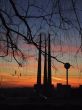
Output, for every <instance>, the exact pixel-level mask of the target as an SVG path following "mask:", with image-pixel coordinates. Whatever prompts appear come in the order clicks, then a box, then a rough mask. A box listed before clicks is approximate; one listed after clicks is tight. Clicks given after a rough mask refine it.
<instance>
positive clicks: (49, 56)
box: [48, 34, 52, 85]
mask: <svg viewBox="0 0 82 110" xmlns="http://www.w3.org/2000/svg"><path fill="white" fill-rule="evenodd" d="M48 84H49V85H51V84H52V80H51V44H50V34H49V35H48Z"/></svg>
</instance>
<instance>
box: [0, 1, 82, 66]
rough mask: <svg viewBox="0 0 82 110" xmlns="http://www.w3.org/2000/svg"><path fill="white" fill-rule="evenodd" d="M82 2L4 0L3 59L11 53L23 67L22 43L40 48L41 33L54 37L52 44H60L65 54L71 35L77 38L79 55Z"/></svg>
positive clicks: (0, 24) (0, 12)
mask: <svg viewBox="0 0 82 110" xmlns="http://www.w3.org/2000/svg"><path fill="white" fill-rule="evenodd" d="M44 2H45V3H44ZM81 3H82V1H81V0H45V1H44V0H23V1H22V0H0V49H1V57H6V56H8V55H10V54H11V56H12V57H13V58H14V59H15V60H16V62H17V63H18V64H19V65H21V64H22V63H21V62H20V61H19V60H18V59H17V57H16V56H17V55H18V56H19V57H20V58H22V59H23V60H25V56H24V53H23V52H22V49H21V48H20V45H21V43H22V42H25V43H26V44H28V45H34V46H35V47H36V48H37V49H38V42H39V41H38V40H37V39H38V35H39V34H40V33H41V32H45V33H50V34H51V42H52V44H53V45H54V46H55V45H56V44H59V45H60V46H61V48H60V52H61V53H63V52H62V45H63V44H65V43H67V42H68V40H69V42H68V44H69V45H70V39H72V37H70V36H74V38H73V39H75V41H74V42H76V41H77V39H79V42H80V45H79V48H78V49H77V51H76V53H75V55H76V56H77V54H78V52H79V49H81V51H82V22H81V18H82V14H81V13H82V9H81ZM69 33H71V34H70V35H69ZM74 33H75V34H74ZM73 34H74V35H73ZM68 35H69V36H68ZM77 37H78V38H77ZM64 39H66V40H64ZM74 42H73V43H74ZM77 42H78V41H77ZM71 43H72V42H71ZM78 44H79V43H78ZM75 45H77V43H76V44H75ZM42 54H44V51H43V50H42ZM46 54H47V53H46ZM51 57H52V58H53V59H55V60H57V61H58V62H60V63H63V64H64V62H63V61H62V60H60V59H59V58H58V55H56V54H55V55H54V54H52V55H51Z"/></svg>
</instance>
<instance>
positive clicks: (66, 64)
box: [64, 63, 70, 85]
mask: <svg viewBox="0 0 82 110" xmlns="http://www.w3.org/2000/svg"><path fill="white" fill-rule="evenodd" d="M64 67H65V69H66V85H68V69H69V68H70V64H69V63H65V64H64Z"/></svg>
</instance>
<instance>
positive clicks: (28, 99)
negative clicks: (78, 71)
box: [0, 88, 82, 110]
mask: <svg viewBox="0 0 82 110" xmlns="http://www.w3.org/2000/svg"><path fill="white" fill-rule="evenodd" d="M81 96H82V91H81V90H80V92H79V91H78V90H77V89H71V90H70V92H65V91H61V90H59V91H57V89H54V90H53V92H52V93H51V95H49V96H48V95H46V94H41V93H36V91H35V90H34V89H33V88H11V89H9V88H8V89H3V88H1V89H0V110H4V109H5V110H6V109H8V110H9V109H10V110H16V109H20V110H24V109H26V110H33V109H36V110H44V109H45V110H51V109H53V110H55V109H57V110H58V109H62V110H64V109H65V110H67V109H74V110H79V109H80V110H82V97H81Z"/></svg>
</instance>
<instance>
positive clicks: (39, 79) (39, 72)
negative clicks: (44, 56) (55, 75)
mask: <svg viewBox="0 0 82 110" xmlns="http://www.w3.org/2000/svg"><path fill="white" fill-rule="evenodd" d="M37 84H39V85H41V34H40V40H39V54H38V71H37Z"/></svg>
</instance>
